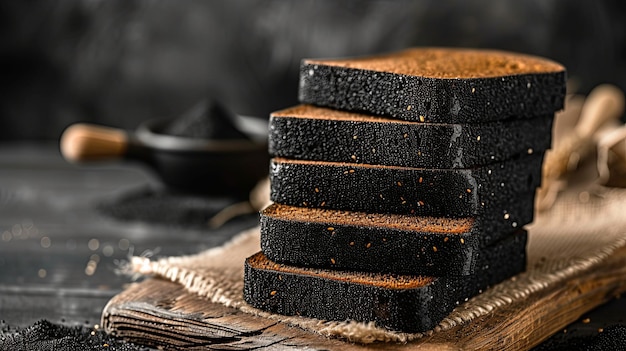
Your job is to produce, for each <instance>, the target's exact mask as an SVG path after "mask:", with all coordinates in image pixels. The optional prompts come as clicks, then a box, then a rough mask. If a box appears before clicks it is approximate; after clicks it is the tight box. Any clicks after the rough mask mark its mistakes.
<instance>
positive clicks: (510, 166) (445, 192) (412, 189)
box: [270, 154, 543, 217]
mask: <svg viewBox="0 0 626 351" xmlns="http://www.w3.org/2000/svg"><path fill="white" fill-rule="evenodd" d="M542 160H543V154H533V155H527V156H524V157H521V158H519V159H511V160H508V161H506V162H501V163H497V164H493V165H488V166H482V167H477V168H464V169H432V168H412V167H398V166H380V165H376V166H374V165H366V164H349V163H335V162H322V161H303V160H290V159H284V158H274V159H272V160H271V161H270V165H271V167H270V184H271V192H270V198H271V200H272V201H273V202H276V203H280V204H283V205H291V206H299V207H316V208H328V209H335V210H347V211H359V212H368V213H397V214H411V215H418V216H433V217H470V216H473V215H476V214H480V213H482V212H483V211H484V210H485V209H487V208H490V209H491V210H493V209H494V208H493V207H492V206H491V205H492V204H494V203H501V204H506V203H510V201H512V200H513V199H515V196H514V195H516V194H520V193H534V191H535V189H536V188H537V187H538V186H539V185H540V183H541V163H542Z"/></svg>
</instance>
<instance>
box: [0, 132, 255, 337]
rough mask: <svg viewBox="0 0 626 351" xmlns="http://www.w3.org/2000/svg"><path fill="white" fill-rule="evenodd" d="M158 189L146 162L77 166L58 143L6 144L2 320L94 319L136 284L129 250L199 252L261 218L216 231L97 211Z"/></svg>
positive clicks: (0, 220) (0, 165)
mask: <svg viewBox="0 0 626 351" xmlns="http://www.w3.org/2000/svg"><path fill="white" fill-rule="evenodd" d="M159 186H160V185H159V182H158V180H157V179H156V178H155V177H154V176H153V175H152V174H151V173H150V172H149V171H147V170H146V169H144V168H142V167H141V166H140V165H132V164H131V165H129V164H124V165H121V164H108V165H93V166H88V167H82V166H75V165H70V164H67V163H66V162H65V161H64V160H63V159H62V157H61V156H60V154H59V152H58V148H57V146H56V145H55V144H52V143H51V144H0V319H2V320H5V321H6V323H8V324H9V325H12V326H26V325H30V324H32V323H33V322H35V321H37V320H40V319H42V318H45V319H48V320H49V321H51V322H57V323H65V324H85V325H89V326H93V325H95V324H98V323H99V322H100V314H101V312H102V308H103V307H104V305H105V304H106V302H107V301H108V300H109V299H110V298H111V297H113V296H114V295H115V294H117V293H118V292H120V291H121V290H122V289H123V288H124V285H125V284H127V283H128V282H130V279H129V277H127V276H123V275H118V274H116V269H118V268H119V265H120V262H123V261H124V260H125V259H127V257H128V256H129V254H131V253H134V254H141V253H144V252H156V255H158V256H170V255H182V254H188V253H196V252H198V251H199V250H202V249H205V248H210V247H214V246H216V245H220V244H221V243H223V242H225V241H227V240H228V239H229V238H230V237H231V236H232V235H233V234H235V233H238V232H239V231H241V230H243V229H245V228H247V227H251V226H253V225H254V224H255V223H256V216H248V217H244V218H240V219H238V220H236V221H233V222H232V223H227V224H225V225H224V226H223V227H221V228H220V229H217V230H210V229H209V228H208V227H206V228H199V227H197V226H196V227H195V228H187V227H185V226H169V225H163V224H151V223H148V222H145V221H122V220H116V219H114V218H112V217H110V216H106V215H104V214H103V213H102V212H101V211H98V210H97V207H98V206H99V205H101V204H102V203H106V202H107V201H114V200H115V199H116V198H117V197H120V196H123V195H124V194H127V193H129V192H133V191H136V190H137V189H144V188H146V187H154V188H159ZM216 201H218V202H219V201H221V202H222V203H227V200H224V199H216Z"/></svg>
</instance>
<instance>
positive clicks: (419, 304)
mask: <svg viewBox="0 0 626 351" xmlns="http://www.w3.org/2000/svg"><path fill="white" fill-rule="evenodd" d="M526 241H527V233H526V231H524V230H519V231H518V232H517V233H515V234H514V235H511V236H510V237H507V238H505V239H504V240H502V241H500V242H498V243H496V244H494V245H492V246H489V247H486V248H484V249H482V250H481V251H480V253H479V257H478V270H477V271H476V273H475V274H473V275H469V276H462V277H440V278H435V277H427V276H416V275H400V274H382V273H368V272H356V271H343V270H330V269H315V268H305V267H297V266H290V265H285V264H279V263H276V262H273V261H271V260H269V259H268V258H267V257H266V256H265V255H264V254H263V253H262V252H259V253H257V254H255V255H253V256H251V257H249V258H248V259H246V262H245V277H244V298H245V300H246V302H247V303H249V304H250V305H252V306H254V307H256V308H259V309H262V310H265V311H269V312H272V313H278V314H283V315H299V316H306V317H312V318H317V319H322V320H334V321H343V320H354V321H359V322H374V323H375V324H376V325H377V326H379V327H383V328H388V329H392V330H397V331H403V332H424V331H427V330H430V329H432V328H434V327H435V326H436V325H437V324H438V323H439V322H440V321H441V320H442V319H443V318H445V316H447V315H448V314H449V313H450V312H451V311H452V310H453V309H454V307H455V306H457V305H458V304H459V303H461V302H463V301H466V300H467V299H469V298H471V297H472V296H475V295H476V294H478V293H479V292H481V291H482V290H484V289H486V288H487V287H488V286H491V285H493V284H496V283H499V282H501V281H502V280H505V279H507V278H508V277H511V276H513V275H515V274H517V273H520V272H522V271H523V270H524V269H525V266H526Z"/></svg>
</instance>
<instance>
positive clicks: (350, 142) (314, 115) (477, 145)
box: [269, 105, 554, 168]
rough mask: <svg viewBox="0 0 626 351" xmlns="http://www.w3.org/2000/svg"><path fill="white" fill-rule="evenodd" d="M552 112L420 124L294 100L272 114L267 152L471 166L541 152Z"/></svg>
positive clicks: (294, 156) (547, 138) (369, 161)
mask: <svg viewBox="0 0 626 351" xmlns="http://www.w3.org/2000/svg"><path fill="white" fill-rule="evenodd" d="M553 117H554V114H550V115H545V116H539V117H536V118H532V119H530V118H529V119H522V120H512V121H495V122H487V123H481V124H458V123H456V124H451V123H420V122H409V121H400V120H397V119H391V118H383V117H374V116H371V115H365V114H359V113H353V112H346V111H339V110H333V109H328V108H322V107H316V106H312V105H298V106H294V107H291V108H288V109H284V110H281V111H276V112H274V113H272V115H271V117H270V125H269V152H270V154H271V155H272V156H276V157H284V158H288V159H296V160H311V161H331V162H346V163H365V164H372V165H389V166H406V167H424V168H470V167H474V166H481V165H488V164H493V163H496V162H502V161H505V160H508V159H511V158H514V157H516V156H520V155H524V154H527V153H529V152H535V153H542V152H543V151H545V150H546V149H548V148H550V144H551V139H552V121H553Z"/></svg>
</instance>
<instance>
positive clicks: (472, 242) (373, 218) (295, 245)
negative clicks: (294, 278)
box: [261, 204, 532, 277]
mask: <svg viewBox="0 0 626 351" xmlns="http://www.w3.org/2000/svg"><path fill="white" fill-rule="evenodd" d="M530 205H532V204H530ZM530 207H531V208H532V206H530ZM528 212H529V213H530V211H528ZM493 222H494V221H490V222H485V221H484V220H482V219H481V218H443V217H419V216H406V215H395V214H378V213H364V212H353V211H337V210H325V209H316V208H301V207H293V206H286V205H279V204H272V205H270V206H269V207H267V208H266V209H264V210H263V211H261V251H263V253H264V254H265V255H266V256H267V257H268V258H269V259H270V260H272V261H275V262H279V263H286V264H292V265H295V266H304V267H318V268H329V269H346V270H355V271H368V272H381V273H396V274H417V275H428V276H435V277H438V276H447V275H469V274H473V273H475V268H476V257H477V254H478V251H479V248H480V247H484V246H485V245H486V244H488V242H486V240H487V239H489V240H490V241H491V242H493V241H494V240H500V239H501V238H503V237H505V236H508V235H510V234H511V233H514V232H515V231H516V230H517V229H518V228H513V227H512V226H510V225H507V226H504V229H503V230H504V232H503V233H497V235H489V236H488V235H484V233H486V232H490V233H493ZM520 227H521V226H520Z"/></svg>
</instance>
